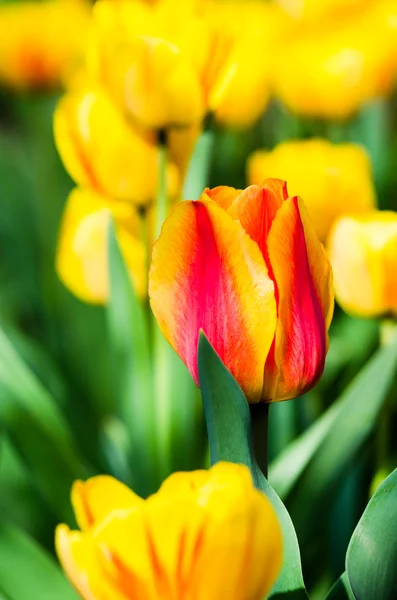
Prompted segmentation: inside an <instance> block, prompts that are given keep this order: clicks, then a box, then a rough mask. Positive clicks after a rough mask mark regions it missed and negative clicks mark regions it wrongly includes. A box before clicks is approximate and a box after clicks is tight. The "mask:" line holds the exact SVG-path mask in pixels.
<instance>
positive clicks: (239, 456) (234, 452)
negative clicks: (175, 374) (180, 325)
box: [198, 333, 307, 600]
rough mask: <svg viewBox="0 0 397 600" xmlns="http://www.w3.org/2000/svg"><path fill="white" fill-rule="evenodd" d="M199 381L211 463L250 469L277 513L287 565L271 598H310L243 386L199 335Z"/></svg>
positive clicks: (297, 547)
mask: <svg viewBox="0 0 397 600" xmlns="http://www.w3.org/2000/svg"><path fill="white" fill-rule="evenodd" d="M198 365H199V378H200V387H201V395H202V399H203V404H204V412H205V417H206V421H207V430H208V438H209V443H210V454H211V464H214V463H216V462H218V461H220V460H225V461H229V462H234V463H240V464H244V465H246V466H247V467H249V468H250V470H251V473H252V476H253V480H254V483H255V485H256V487H257V488H258V489H260V490H262V491H263V492H264V493H265V494H266V495H267V496H268V498H269V500H270V501H271V503H272V504H273V507H274V509H275V510H276V513H277V516H278V519H279V522H280V525H281V528H282V531H283V539H284V563H283V568H282V571H281V573H280V576H279V578H278V580H277V582H276V584H275V586H274V588H273V590H272V593H271V597H272V598H280V600H281V598H283V599H284V598H285V599H287V598H288V599H291V600H292V598H297V599H298V598H307V594H306V591H305V586H304V583H303V577H302V568H301V563H300V552H299V546H298V540H297V537H296V533H295V530H294V527H293V524H292V521H291V519H290V516H289V514H288V512H287V510H286V508H285V506H284V505H283V503H282V502H281V500H280V498H279V497H278V496H277V494H276V492H275V491H274V490H273V488H272V487H271V486H270V484H269V483H268V481H267V480H266V479H265V477H264V476H263V474H262V473H261V471H260V469H259V467H258V465H257V463H256V460H255V458H254V454H253V447H252V440H251V421H250V412H249V407H248V404H247V401H246V398H245V396H244V394H243V392H242V391H241V388H240V386H239V385H238V383H237V381H236V380H235V379H234V377H233V376H232V375H231V374H230V373H229V371H228V370H227V369H226V367H225V365H224V364H223V363H222V361H221V359H220V358H219V356H218V355H217V353H216V352H215V350H214V349H213V347H212V346H211V344H210V343H209V341H208V340H207V338H206V337H205V335H204V333H201V334H200V341H199V359H198Z"/></svg>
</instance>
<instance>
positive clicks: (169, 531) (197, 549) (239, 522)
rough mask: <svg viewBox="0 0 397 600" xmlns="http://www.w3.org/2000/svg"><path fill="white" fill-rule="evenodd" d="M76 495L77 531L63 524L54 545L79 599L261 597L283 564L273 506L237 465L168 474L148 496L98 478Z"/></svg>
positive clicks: (79, 487)
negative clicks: (142, 495) (153, 492)
mask: <svg viewBox="0 0 397 600" xmlns="http://www.w3.org/2000/svg"><path fill="white" fill-rule="evenodd" d="M72 500H73V504H74V507H75V511H76V519H77V521H78V523H79V525H80V527H81V529H82V531H70V530H69V528H68V527H67V526H66V525H60V526H59V527H58V528H57V532H56V548H57V553H58V556H59V558H60V561H61V564H62V566H63V568H64V569H65V572H66V574H67V576H68V577H69V579H70V581H71V582H72V583H73V585H74V587H75V588H76V589H77V591H78V593H79V594H80V596H81V597H82V598H83V599H84V600H93V599H94V598H98V599H99V598H121V597H123V598H131V599H132V598H136V599H141V598H147V599H148V600H149V599H150V600H155V599H156V600H157V599H160V598H161V600H171V599H176V598H203V599H204V598H205V599H206V600H219V598H222V597H225V598H228V600H262V598H264V597H267V595H268V593H269V592H270V589H271V587H272V585H273V584H274V582H275V580H276V577H277V575H278V572H279V570H280V567H281V562H282V537H281V530H280V525H279V523H278V521H277V517H276V514H275V512H274V509H273V507H272V505H271V504H270V502H269V500H268V499H267V498H266V496H264V495H263V494H262V493H261V492H259V491H258V490H256V489H255V488H254V486H253V484H252V479H251V475H250V473H249V471H248V469H247V468H246V467H244V466H242V465H234V464H229V463H218V464H217V465H215V466H214V467H212V469H210V470H209V471H208V472H206V471H196V472H193V473H174V474H173V475H171V476H170V477H169V478H168V479H167V480H166V481H165V482H164V483H163V485H162V486H161V488H160V490H159V491H158V492H157V493H156V494H153V495H152V496H150V498H148V499H147V500H145V501H144V500H142V499H141V498H139V496H137V495H136V494H134V493H133V492H132V491H131V490H129V489H128V488H127V487H126V486H125V485H124V484H122V483H120V482H118V481H116V480H115V479H113V478H112V477H108V476H99V477H94V478H92V479H90V480H88V481H86V482H85V483H82V482H76V483H75V485H74V487H73V491H72ZM131 540H133V543H131ZM247 557H249V560H247ZM225 573H227V575H226V576H225Z"/></svg>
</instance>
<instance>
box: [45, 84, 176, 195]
mask: <svg viewBox="0 0 397 600" xmlns="http://www.w3.org/2000/svg"><path fill="white" fill-rule="evenodd" d="M54 129H55V140H56V144H57V147H58V150H59V153H60V155H61V157H62V160H63V162H64V164H65V166H66V168H67V170H68V172H69V174H70V175H71V177H73V179H74V180H75V181H76V183H78V184H79V185H81V186H83V187H90V188H91V189H93V190H96V191H97V192H98V193H100V194H103V195H105V196H111V197H113V198H115V199H118V200H124V201H128V202H131V203H133V204H136V205H145V204H148V203H149V202H151V201H153V200H154V199H155V198H156V195H157V186H158V178H159V175H158V171H159V169H158V166H159V149H158V148H157V146H156V144H155V138H154V136H153V135H150V134H148V133H146V132H145V133H143V132H140V131H138V130H137V129H134V128H133V127H131V126H130V125H129V124H128V123H127V122H126V121H125V120H124V119H123V116H122V115H121V114H120V112H119V111H118V110H117V108H116V107H115V106H114V105H113V103H112V102H111V100H110V99H109V98H108V97H107V96H106V94H105V93H104V92H102V91H100V90H93V91H85V90H83V91H79V92H70V93H68V94H66V95H65V96H64V97H63V98H62V99H61V100H60V102H59V104H58V107H57V109H56V111H55V116H54ZM177 187H178V172H177V169H176V167H175V166H174V165H173V164H171V163H170V164H169V165H168V189H169V191H170V196H175V195H176V193H177Z"/></svg>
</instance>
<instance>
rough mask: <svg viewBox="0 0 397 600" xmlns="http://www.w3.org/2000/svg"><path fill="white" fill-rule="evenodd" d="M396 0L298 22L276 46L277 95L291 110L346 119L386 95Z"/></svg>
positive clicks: (396, 56) (393, 57) (395, 47)
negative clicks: (356, 11) (340, 15)
mask: <svg viewBox="0 0 397 600" xmlns="http://www.w3.org/2000/svg"><path fill="white" fill-rule="evenodd" d="M396 17H397V2H395V0H391V1H387V0H379V2H376V3H371V4H369V6H368V8H367V9H366V10H363V11H362V12H360V13H359V14H352V15H350V16H348V17H346V18H345V19H343V20H342V19H336V18H335V19H334V20H332V19H331V20H330V19H327V20H325V19H324V21H321V22H320V23H315V24H314V25H313V26H311V27H302V26H300V25H299V24H298V25H297V26H296V30H295V33H294V34H293V35H292V34H290V35H289V36H288V37H287V38H286V39H284V40H283V42H282V43H281V44H280V45H279V47H278V49H277V53H276V55H277V59H276V60H275V68H274V82H273V83H274V88H275V93H276V95H278V97H279V98H280V99H281V100H282V101H283V103H284V104H285V105H286V106H287V107H288V108H289V109H290V110H292V111H293V112H296V113H299V114H304V115H310V116H316V117H325V118H330V119H344V118H346V117H349V116H350V115H352V114H353V113H354V112H355V111H357V110H358V109H359V108H360V106H361V105H362V104H363V103H364V102H366V101H369V100H371V99H373V98H376V97H380V96H385V95H387V94H389V93H390V91H391V89H392V86H393V83H394V81H395V78H396V69H397V35H396V28H397V18H396Z"/></svg>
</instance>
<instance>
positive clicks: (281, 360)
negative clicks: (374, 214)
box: [263, 197, 333, 401]
mask: <svg viewBox="0 0 397 600" xmlns="http://www.w3.org/2000/svg"><path fill="white" fill-rule="evenodd" d="M268 253H269V259H270V263H271V266H272V271H273V274H274V278H275V281H276V285H277V291H278V322H277V329H276V336H275V344H274V347H273V349H272V352H270V354H269V357H268V360H267V363H266V367H265V380H264V391H263V397H264V399H265V400H267V401H272V400H286V399H288V398H293V397H295V396H299V395H300V394H302V393H303V392H304V391H306V390H308V389H310V388H311V387H312V386H313V385H314V384H315V383H316V382H317V380H318V379H319V377H320V376H321V374H322V372H323V369H324V362H325V355H326V351H327V345H328V337H327V331H328V327H329V324H330V321H331V317H332V311H333V292H332V275H331V267H330V264H329V261H328V259H327V257H326V255H325V252H324V249H323V247H322V244H321V243H320V242H319V240H318V238H317V236H316V234H315V232H314V228H313V225H312V224H311V222H310V219H309V217H308V214H307V211H306V208H305V206H304V204H303V202H302V200H300V199H299V198H297V197H295V198H289V199H288V200H286V201H285V202H284V203H283V206H282V207H281V208H280V210H279V212H278V214H277V216H276V218H275V219H274V222H273V225H272V227H271V229H270V233H269V237H268Z"/></svg>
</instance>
